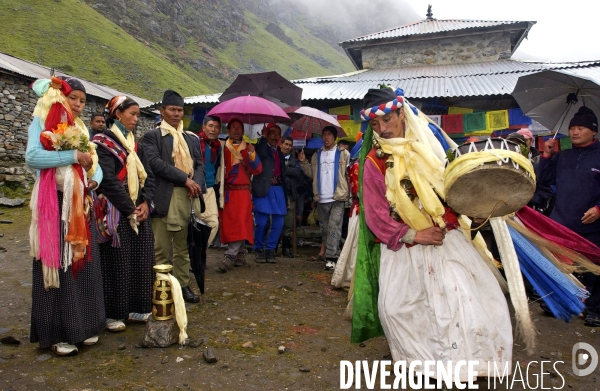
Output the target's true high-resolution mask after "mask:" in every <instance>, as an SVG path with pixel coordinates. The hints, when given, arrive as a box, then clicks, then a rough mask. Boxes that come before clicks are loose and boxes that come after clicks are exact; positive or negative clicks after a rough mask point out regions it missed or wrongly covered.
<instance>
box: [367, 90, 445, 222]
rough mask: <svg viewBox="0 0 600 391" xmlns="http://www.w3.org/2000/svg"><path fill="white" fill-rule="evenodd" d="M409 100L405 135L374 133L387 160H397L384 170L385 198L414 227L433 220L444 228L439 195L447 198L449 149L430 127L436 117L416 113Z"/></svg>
mask: <svg viewBox="0 0 600 391" xmlns="http://www.w3.org/2000/svg"><path fill="white" fill-rule="evenodd" d="M408 104H409V103H408V101H407V100H405V106H404V115H405V120H404V122H405V125H406V127H405V135H404V138H395V139H388V140H386V139H382V138H380V137H379V136H377V134H374V137H375V140H377V142H378V143H379V145H380V146H381V149H382V150H383V152H385V153H387V154H389V155H390V157H389V159H388V162H393V164H394V167H393V168H392V169H388V170H386V173H385V184H386V187H387V191H386V198H387V200H388V201H389V202H390V205H393V206H394V208H395V209H396V211H397V212H398V214H399V215H400V217H401V218H402V221H404V222H405V223H406V224H408V225H409V226H410V227H411V228H412V229H414V230H417V231H421V230H423V229H426V228H429V227H432V226H433V222H435V223H436V224H437V225H438V226H440V227H442V228H444V227H445V226H446V223H445V222H444V219H443V218H442V216H443V215H444V213H445V209H444V205H443V204H442V202H441V201H440V199H439V197H442V199H443V198H445V192H444V183H443V179H444V166H445V164H446V161H447V159H446V151H444V148H442V146H441V144H440V142H439V141H438V140H437V138H435V136H434V134H433V132H432V131H431V129H429V123H432V122H433V121H431V119H429V118H428V117H427V116H426V115H425V114H423V113H422V112H421V111H417V115H415V114H414V113H413V111H412V108H411V107H407V106H406V105H408ZM441 132H442V135H443V136H444V138H445V139H446V141H447V142H448V144H449V145H450V147H451V148H455V147H456V144H455V143H454V142H453V141H452V140H451V139H450V137H448V135H446V134H445V133H444V132H443V130H442V131H441ZM405 178H407V179H410V181H411V182H412V184H413V186H414V188H415V190H416V192H417V197H418V198H415V200H414V201H411V200H410V198H409V197H408V195H407V194H406V191H405V190H404V188H403V187H402V185H401V184H400V181H401V180H402V179H405ZM438 196H439V197H438Z"/></svg>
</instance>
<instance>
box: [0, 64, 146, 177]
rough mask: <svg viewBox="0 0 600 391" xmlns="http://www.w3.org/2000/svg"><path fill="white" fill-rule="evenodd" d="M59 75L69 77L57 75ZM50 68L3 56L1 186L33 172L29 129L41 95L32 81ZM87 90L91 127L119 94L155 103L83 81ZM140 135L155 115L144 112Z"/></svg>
mask: <svg viewBox="0 0 600 391" xmlns="http://www.w3.org/2000/svg"><path fill="white" fill-rule="evenodd" d="M56 74H57V75H59V76H60V75H65V74H63V73H61V72H56ZM49 75H50V69H49V68H47V67H44V66H41V65H38V64H34V63H31V62H29V61H25V60H22V59H19V58H16V57H12V56H9V55H7V54H4V53H0V185H1V184H2V183H3V182H5V181H6V182H11V181H14V182H21V181H23V180H26V179H29V177H28V176H25V177H24V175H25V174H27V173H31V170H29V169H28V168H27V167H26V165H25V149H26V148H27V129H28V127H29V124H30V123H31V121H32V113H33V110H34V108H35V104H36V102H37V96H36V95H35V93H34V92H33V90H32V89H31V88H30V85H31V83H32V82H34V81H35V80H37V79H39V78H47V77H49ZM80 80H81V81H82V82H83V84H84V85H85V88H86V90H87V103H86V105H85V110H84V112H83V114H82V116H81V119H82V120H83V121H84V122H85V123H86V124H88V123H89V120H90V116H91V114H92V113H101V112H102V110H103V108H104V105H105V104H106V102H107V101H108V100H109V99H110V98H111V97H113V96H115V95H129V96H131V97H132V98H133V99H135V100H136V101H137V102H139V104H140V107H143V106H148V105H149V104H151V103H152V102H150V101H148V100H146V99H143V98H140V97H137V96H133V95H130V94H126V93H123V92H120V91H117V90H114V89H112V88H109V87H106V86H102V85H98V84H95V83H92V82H89V81H86V80H83V79H80ZM142 114H143V115H142V116H141V118H140V122H139V123H138V129H137V134H138V135H141V134H143V133H144V132H145V131H146V130H148V129H151V127H152V126H153V124H154V117H155V115H156V114H155V113H153V112H151V111H149V110H143V111H142Z"/></svg>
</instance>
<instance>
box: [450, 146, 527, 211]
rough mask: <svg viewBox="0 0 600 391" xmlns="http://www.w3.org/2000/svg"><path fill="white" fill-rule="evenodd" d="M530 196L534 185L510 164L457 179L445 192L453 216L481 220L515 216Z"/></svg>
mask: <svg viewBox="0 0 600 391" xmlns="http://www.w3.org/2000/svg"><path fill="white" fill-rule="evenodd" d="M462 157H466V155H465V156H462ZM462 157H459V158H458V159H461V158H462ZM534 192H535V183H534V181H533V179H532V178H531V177H530V176H529V175H527V172H525V171H524V170H521V169H516V168H514V167H513V165H512V163H508V164H502V165H501V166H499V165H498V163H496V162H491V163H486V164H484V165H481V166H478V167H476V168H475V169H473V170H471V171H469V172H468V173H466V174H464V175H462V176H461V177H459V178H457V179H456V180H455V181H454V183H453V184H452V186H450V187H449V188H448V190H447V191H446V202H447V203H448V205H449V206H450V207H451V208H452V209H453V210H454V211H455V212H457V213H460V214H464V215H467V216H469V217H474V218H483V219H485V218H487V217H489V216H490V213H491V217H498V216H505V215H507V214H510V213H513V212H516V211H517V210H519V209H521V208H522V207H523V206H525V205H527V203H528V202H529V200H530V199H531V197H532V196H533V193H534ZM502 201H504V202H502ZM505 203H506V204H505ZM496 204H498V206H496ZM494 206H496V209H494ZM492 210H493V213H492Z"/></svg>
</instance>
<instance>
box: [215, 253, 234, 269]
mask: <svg viewBox="0 0 600 391" xmlns="http://www.w3.org/2000/svg"><path fill="white" fill-rule="evenodd" d="M234 262H235V258H234V257H233V256H231V255H227V254H225V259H222V260H220V261H219V262H218V263H217V267H216V268H215V270H216V271H217V272H219V273H227V271H228V270H231V269H233V263H234Z"/></svg>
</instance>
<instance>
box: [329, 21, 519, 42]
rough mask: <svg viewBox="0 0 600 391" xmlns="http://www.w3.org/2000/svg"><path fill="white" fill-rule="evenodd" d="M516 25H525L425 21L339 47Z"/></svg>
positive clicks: (374, 34) (380, 32)
mask: <svg viewBox="0 0 600 391" xmlns="http://www.w3.org/2000/svg"><path fill="white" fill-rule="evenodd" d="M518 23H527V22H522V21H492V20H460V19H443V20H438V19H425V20H422V21H420V22H416V23H411V24H407V25H404V26H400V27H395V28H392V29H388V30H384V31H379V32H377V33H373V34H368V35H363V36H362V37H357V38H352V39H348V40H346V41H343V42H341V43H340V45H344V44H348V43H352V42H364V41H371V40H374V39H384V38H398V37H407V36H410V35H422V34H435V33H441V32H446V31H456V30H465V29H472V28H481V27H483V28H487V27H496V26H503V25H511V24H518Z"/></svg>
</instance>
